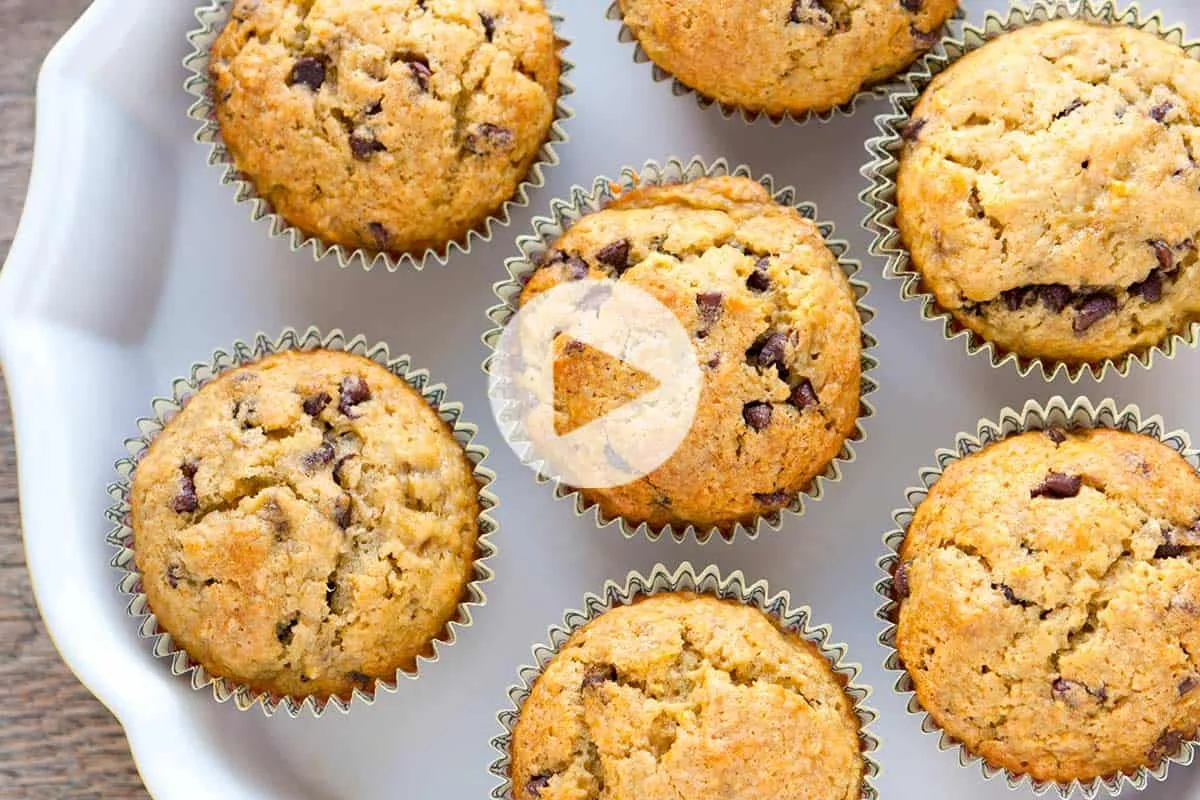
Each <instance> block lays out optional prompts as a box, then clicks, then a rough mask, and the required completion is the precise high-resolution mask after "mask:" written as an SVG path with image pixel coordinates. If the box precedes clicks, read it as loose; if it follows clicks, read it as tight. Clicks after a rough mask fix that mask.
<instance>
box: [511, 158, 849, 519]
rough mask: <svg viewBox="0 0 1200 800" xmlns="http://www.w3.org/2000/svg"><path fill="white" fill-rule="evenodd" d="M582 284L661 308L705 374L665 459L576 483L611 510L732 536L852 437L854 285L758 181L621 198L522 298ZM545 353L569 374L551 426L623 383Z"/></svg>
mask: <svg viewBox="0 0 1200 800" xmlns="http://www.w3.org/2000/svg"><path fill="white" fill-rule="evenodd" d="M588 277H590V278H595V279H601V278H605V279H611V280H614V281H619V282H621V283H622V284H625V285H631V286H634V287H636V288H638V289H641V290H643V291H645V292H647V293H648V294H650V295H652V296H653V297H655V298H656V299H657V300H658V301H660V302H661V303H662V304H663V305H664V306H665V307H666V308H668V309H670V310H671V311H672V312H673V313H674V314H675V316H676V317H677V318H678V319H679V321H680V322H681V323H682V325H683V327H684V328H685V329H686V330H687V331H688V333H689V335H690V337H691V342H692V345H693V347H694V350H695V353H696V357H697V360H698V364H699V365H700V367H701V372H702V381H703V385H702V387H701V395H700V402H699V406H698V408H697V411H696V416H695V419H694V421H693V423H692V427H691V429H690V431H689V432H688V433H687V436H686V437H685V438H684V440H683V442H682V444H681V445H680V446H679V448H678V449H677V450H676V451H675V453H674V454H673V455H671V457H670V458H669V459H667V461H666V462H665V463H663V464H662V465H661V466H660V467H658V468H657V469H655V470H654V471H652V472H651V473H650V474H648V475H647V476H645V477H644V478H641V479H639V480H635V481H633V482H631V483H628V484H625V485H623V486H619V487H616V488H605V489H586V488H585V489H582V490H581V491H582V494H583V496H584V498H585V499H586V500H587V501H588V502H589V503H596V504H599V506H600V507H601V509H602V511H603V512H604V513H605V514H606V515H608V516H610V517H622V518H624V519H625V520H626V521H627V522H632V523H633V524H634V525H635V526H636V525H638V524H640V523H643V522H645V523H649V524H650V525H651V526H653V527H655V528H656V529H657V528H661V527H662V526H665V525H668V524H670V525H674V526H679V527H686V526H687V525H689V524H690V525H694V526H696V527H697V528H712V527H716V528H720V529H723V530H728V529H732V528H733V527H734V526H735V525H736V524H737V523H739V522H747V521H749V520H751V519H754V518H756V517H757V516H759V515H762V514H765V513H769V512H772V511H774V510H776V509H779V508H783V507H785V506H788V505H789V504H790V503H791V502H792V501H793V500H794V499H795V496H796V494H797V493H799V492H802V491H805V490H806V489H807V488H808V486H809V484H810V483H811V482H812V480H813V479H814V478H815V477H816V476H818V475H820V474H821V473H822V472H824V471H825V469H826V467H827V466H828V465H829V463H830V462H831V461H832V460H833V459H834V458H835V457H836V456H837V455H838V453H839V452H840V451H841V448H842V446H843V444H844V443H845V441H846V439H847V438H848V437H849V436H850V435H851V434H852V433H853V432H854V430H855V427H856V424H857V420H858V417H859V411H860V386H861V381H862V367H861V353H862V340H861V335H862V329H861V322H860V319H859V315H858V310H857V308H856V306H855V294H854V291H853V289H852V287H851V285H850V282H849V280H848V279H847V277H846V275H845V274H844V272H843V271H842V269H841V267H840V265H839V264H838V261H837V259H836V258H835V257H834V255H833V253H832V252H831V251H830V250H829V248H828V247H827V246H826V244H825V242H824V240H823V239H822V237H821V233H820V231H819V229H818V228H817V226H816V225H815V224H814V223H812V222H811V221H809V220H807V219H805V218H804V217H803V216H801V214H800V213H799V212H798V211H797V210H796V209H794V208H790V207H786V206H782V205H779V204H777V203H775V202H773V201H772V199H771V196H770V194H769V192H768V191H767V190H766V189H765V188H764V187H763V186H762V185H761V184H759V183H757V182H755V181H752V180H750V179H748V178H741V177H718V178H703V179H699V180H695V181H692V182H688V183H682V184H674V185H663V186H644V187H641V188H637V189H632V190H629V191H626V192H624V193H622V194H620V195H619V196H618V197H616V198H615V199H614V200H613V201H612V202H611V203H609V205H608V206H607V207H606V208H604V209H603V210H601V211H598V212H596V213H593V214H589V215H586V216H584V217H582V218H581V219H579V220H578V221H576V222H574V223H573V224H572V225H571V227H570V229H569V230H568V231H567V232H566V233H565V234H564V235H563V236H562V237H561V238H560V239H558V240H557V241H556V242H554V243H553V244H552V246H551V249H550V250H549V252H548V253H546V254H545V255H544V256H543V258H542V265H541V266H540V267H539V268H538V269H537V270H536V271H535V272H534V273H533V274H532V276H531V277H530V278H529V280H528V283H527V284H526V286H525V288H524V290H523V291H522V294H521V303H522V304H524V303H527V302H529V301H530V300H531V299H532V298H533V297H536V296H537V295H538V294H539V293H541V292H544V291H546V290H548V289H549V288H551V287H553V286H556V285H558V284H559V283H561V282H563V281H571V280H578V279H582V278H588ZM565 338H566V336H565V335H560V336H559V337H558V339H559V340H563V339H565ZM555 347H556V355H557V358H556V362H555V371H556V375H569V376H570V377H571V380H569V381H563V382H562V387H561V390H560V387H559V385H558V384H557V383H556V387H555V388H556V397H555V401H556V411H557V412H558V413H559V414H561V415H562V416H563V417H564V418H563V419H562V420H561V424H559V422H558V421H556V426H557V427H559V428H560V429H561V430H569V429H571V428H573V427H574V426H575V423H576V422H578V420H580V419H589V418H595V417H596V416H597V415H599V414H601V413H603V412H604V411H606V410H608V409H611V407H612V406H613V405H614V403H613V400H612V398H613V396H614V395H619V394H620V393H622V392H630V391H632V389H633V387H630V386H627V385H626V384H625V383H623V382H620V381H623V379H622V378H621V377H620V375H619V374H617V375H616V376H614V374H613V372H612V371H610V370H609V369H608V368H607V367H608V360H607V359H604V358H594V353H593V351H592V350H590V349H579V348H572V347H569V346H560V343H559V341H557V340H556V342H555ZM614 381H618V383H614ZM568 415H570V418H567V416H568ZM534 444H535V445H536V444H537V443H536V442H535V443H534ZM615 456H616V457H617V458H619V459H621V458H624V456H623V455H622V453H621V452H619V451H618V452H616V453H615ZM625 460H628V459H625Z"/></svg>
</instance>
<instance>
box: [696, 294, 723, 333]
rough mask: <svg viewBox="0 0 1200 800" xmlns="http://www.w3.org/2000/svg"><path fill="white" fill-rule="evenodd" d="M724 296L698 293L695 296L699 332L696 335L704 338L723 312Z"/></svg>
mask: <svg viewBox="0 0 1200 800" xmlns="http://www.w3.org/2000/svg"><path fill="white" fill-rule="evenodd" d="M724 303H725V295H724V294H722V293H721V292H700V293H699V294H697V295H696V307H697V308H698V309H699V310H700V330H699V331H698V332H697V335H698V336H700V337H701V338H704V337H705V336H707V335H708V332H709V330H711V329H712V326H713V325H715V324H716V323H717V320H719V319H720V318H721V313H722V312H723V311H724Z"/></svg>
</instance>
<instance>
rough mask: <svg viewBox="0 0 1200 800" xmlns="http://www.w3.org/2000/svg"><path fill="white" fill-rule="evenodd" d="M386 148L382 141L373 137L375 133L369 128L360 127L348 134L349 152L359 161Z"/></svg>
mask: <svg viewBox="0 0 1200 800" xmlns="http://www.w3.org/2000/svg"><path fill="white" fill-rule="evenodd" d="M384 150H387V148H386V147H385V146H384V145H383V142H381V141H379V140H378V139H376V138H375V133H374V132H373V131H372V130H371V129H369V128H360V129H358V130H356V131H355V132H354V133H352V134H350V152H351V153H353V154H354V157H355V158H357V159H358V160H359V161H366V160H368V159H369V158H370V157H371V156H373V155H375V154H376V153H380V152H382V151H384Z"/></svg>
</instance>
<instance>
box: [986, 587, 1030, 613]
mask: <svg viewBox="0 0 1200 800" xmlns="http://www.w3.org/2000/svg"><path fill="white" fill-rule="evenodd" d="M992 588H993V589H996V590H997V591H999V592H1000V594H1002V595H1004V599H1005V600H1007V601H1008V602H1009V605H1014V606H1020V607H1021V608H1029V607H1030V606H1031V605H1033V603H1032V602H1030V601H1029V600H1022V599H1021V598H1019V597H1017V593H1016V592H1014V591H1013V590H1012V587H1011V586H1009V585H1008V584H1005V583H993V584H992Z"/></svg>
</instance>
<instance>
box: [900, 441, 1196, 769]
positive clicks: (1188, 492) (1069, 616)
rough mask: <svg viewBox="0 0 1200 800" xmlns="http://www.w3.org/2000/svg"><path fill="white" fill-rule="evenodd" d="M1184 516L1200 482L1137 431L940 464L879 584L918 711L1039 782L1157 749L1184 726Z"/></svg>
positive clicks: (1191, 608) (1188, 725)
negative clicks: (892, 606)
mask: <svg viewBox="0 0 1200 800" xmlns="http://www.w3.org/2000/svg"><path fill="white" fill-rule="evenodd" d="M1056 440H1061V441H1056ZM1198 520H1200V477H1198V476H1197V475H1196V473H1195V472H1194V471H1193V470H1192V468H1191V467H1190V465H1189V464H1188V463H1187V462H1186V461H1185V460H1184V459H1183V458H1182V457H1181V456H1180V455H1179V454H1178V453H1177V452H1175V451H1174V450H1172V449H1170V448H1169V447H1167V446H1166V445H1165V444H1163V443H1161V442H1159V441H1158V440H1156V439H1153V438H1150V437H1147V436H1142V435H1139V434H1133V433H1125V432H1119V431H1110V430H1094V431H1083V430H1080V431H1073V432H1069V433H1065V434H1061V433H1060V432H1055V435H1054V436H1050V435H1047V434H1045V433H1042V432H1034V433H1027V434H1023V435H1019V436H1016V437H1013V438H1009V439H1006V440H1004V441H1002V442H1000V443H998V444H994V445H991V446H989V447H987V448H986V449H984V450H983V451H981V452H980V453H978V454H976V455H973V456H969V457H967V458H964V459H962V460H960V461H957V462H955V463H953V464H951V466H950V467H949V468H948V469H947V470H946V472H945V474H944V475H943V476H942V477H941V478H940V479H939V480H938V482H937V483H936V484H935V485H934V486H933V489H932V491H931V492H930V494H929V496H928V498H927V499H926V500H925V501H923V502H922V503H921V504H920V507H919V508H918V509H917V513H916V516H915V518H914V520H913V522H912V524H911V526H910V527H909V531H908V535H907V537H906V538H905V541H904V545H903V547H902V550H901V562H900V566H899V567H898V570H897V574H896V581H895V583H896V585H897V587H898V589H899V594H900V596H901V597H904V596H905V595H907V597H906V599H903V600H902V602H901V605H900V612H899V620H898V622H899V628H898V631H897V642H898V648H899V652H900V656H901V658H902V659H903V661H904V663H905V665H906V667H907V669H908V672H909V674H910V675H911V676H912V679H913V682H914V683H915V685H916V692H917V696H918V697H919V698H920V701H921V705H922V706H923V707H924V708H925V709H926V710H927V711H928V712H929V714H930V715H931V716H932V717H933V718H934V719H935V720H936V721H937V723H938V724H939V725H941V726H942V727H943V728H944V729H945V730H946V731H947V732H948V733H949V734H950V735H952V736H954V737H956V738H958V739H959V740H961V741H962V742H964V743H965V745H966V747H967V749H968V750H970V751H971V752H973V753H975V754H977V755H980V756H982V757H984V758H986V759H987V760H988V761H990V762H992V763H994V764H998V765H1001V766H1003V767H1005V768H1007V769H1009V770H1010V771H1012V772H1015V773H1018V774H1028V775H1030V776H1032V777H1033V778H1035V779H1039V780H1048V781H1058V782H1069V781H1072V780H1075V779H1080V780H1085V781H1086V780H1090V779H1092V778H1095V777H1100V776H1106V775H1111V774H1115V773H1118V772H1123V773H1127V774H1128V773H1131V772H1134V771H1136V770H1137V769H1138V768H1140V767H1142V766H1153V765H1154V764H1156V763H1158V762H1159V761H1160V760H1161V759H1163V758H1164V757H1166V756H1170V755H1174V754H1175V753H1176V751H1177V750H1178V749H1179V746H1180V743H1181V742H1182V741H1183V740H1184V739H1187V738H1191V737H1194V736H1195V734H1196V731H1197V725H1198V724H1200V691H1196V689H1197V688H1200V624H1198V621H1200V525H1198Z"/></svg>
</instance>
